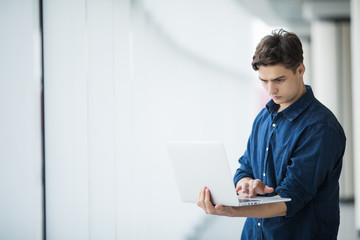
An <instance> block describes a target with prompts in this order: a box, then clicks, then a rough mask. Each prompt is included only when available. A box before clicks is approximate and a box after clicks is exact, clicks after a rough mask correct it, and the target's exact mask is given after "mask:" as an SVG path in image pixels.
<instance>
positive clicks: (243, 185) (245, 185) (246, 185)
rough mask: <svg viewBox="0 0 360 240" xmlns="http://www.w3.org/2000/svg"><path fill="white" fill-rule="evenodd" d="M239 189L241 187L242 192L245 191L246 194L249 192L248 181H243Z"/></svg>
mask: <svg viewBox="0 0 360 240" xmlns="http://www.w3.org/2000/svg"><path fill="white" fill-rule="evenodd" d="M241 189H242V193H246V194H247V193H249V183H248V182H245V183H243V184H242V186H241Z"/></svg>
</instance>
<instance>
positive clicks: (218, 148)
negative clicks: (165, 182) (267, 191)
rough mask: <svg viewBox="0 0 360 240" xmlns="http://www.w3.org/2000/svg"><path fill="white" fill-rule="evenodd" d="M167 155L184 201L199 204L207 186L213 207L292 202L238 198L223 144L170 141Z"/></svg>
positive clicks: (261, 198)
mask: <svg viewBox="0 0 360 240" xmlns="http://www.w3.org/2000/svg"><path fill="white" fill-rule="evenodd" d="M167 147H168V152H169V157H170V161H171V163H172V167H173V170H174V175H175V179H176V182H177V185H178V188H179V192H180V196H181V199H182V200H183V201H184V202H190V203H196V202H197V198H198V196H199V193H200V189H201V188H202V187H204V186H206V187H207V188H208V189H209V190H210V192H211V198H212V199H211V200H212V203H213V204H222V205H225V206H249V205H257V204H266V203H276V202H286V201H291V199H290V198H279V197H256V196H255V197H252V198H249V197H247V196H243V195H241V196H240V195H237V194H236V192H235V187H234V184H233V177H232V174H231V171H230V167H229V164H228V161H227V157H226V154H225V149H224V145H223V144H222V142H194V141H170V142H168V143H167Z"/></svg>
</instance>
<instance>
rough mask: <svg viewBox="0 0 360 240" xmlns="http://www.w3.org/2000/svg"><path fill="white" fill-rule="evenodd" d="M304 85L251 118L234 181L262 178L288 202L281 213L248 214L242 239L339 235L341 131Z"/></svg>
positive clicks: (336, 122)
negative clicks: (298, 93) (292, 98)
mask: <svg viewBox="0 0 360 240" xmlns="http://www.w3.org/2000/svg"><path fill="white" fill-rule="evenodd" d="M306 89H307V92H306V93H305V94H304V95H303V96H302V97H301V98H299V99H298V100H297V101H296V102H294V103H293V104H292V105H290V106H289V107H287V108H286V109H284V110H283V111H281V112H277V109H278V108H279V105H277V104H275V103H274V102H273V101H272V100H271V101H269V102H268V103H267V105H266V108H264V109H263V110H262V111H261V112H260V113H259V114H258V116H257V117H256V119H255V121H254V124H253V128H252V132H251V135H250V138H249V141H248V145H247V149H246V151H245V153H244V155H243V156H242V157H241V158H240V159H239V163H240V167H239V168H238V169H237V171H236V173H235V176H234V183H235V184H236V183H237V182H238V181H239V180H240V179H241V178H243V177H250V178H253V179H260V180H262V181H263V182H264V183H265V184H267V185H268V186H270V187H273V188H274V189H275V191H274V193H273V194H271V195H280V196H281V197H286V198H291V199H292V201H290V202H286V206H287V213H286V216H284V217H273V218H264V219H256V218H248V219H247V220H246V222H245V225H244V229H243V232H242V236H241V239H251V240H253V239H277V240H278V239H292V240H293V239H307V240H309V239H316V240H318V239H336V238H337V233H338V228H339V221H340V216H339V215H340V214H339V213H340V210H339V182H338V181H339V176H340V172H341V166H342V158H343V155H344V151H345V141H346V139H345V134H344V131H343V129H342V127H341V125H340V124H339V122H338V121H337V120H336V117H335V116H334V115H333V114H332V113H331V111H330V110H329V109H327V108H326V107H325V106H324V105H323V104H321V103H320V102H319V101H318V100H317V99H316V98H315V97H314V94H313V92H312V90H311V87H310V86H306Z"/></svg>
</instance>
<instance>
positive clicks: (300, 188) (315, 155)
mask: <svg viewBox="0 0 360 240" xmlns="http://www.w3.org/2000/svg"><path fill="white" fill-rule="evenodd" d="M295 146H296V147H295V149H294V150H293V152H292V154H291V156H290V163H289V165H288V167H287V172H286V177H285V178H284V180H283V181H282V183H281V185H280V186H278V187H277V189H276V190H275V191H276V192H278V194H279V195H280V196H281V197H286V198H291V199H292V200H291V201H290V202H286V205H287V214H286V216H287V217H291V216H294V215H295V214H296V213H297V212H298V211H299V210H301V209H302V208H303V207H304V206H305V205H306V204H307V203H308V202H310V201H311V200H312V199H313V198H314V196H315V195H316V194H317V191H318V190H319V188H320V187H321V185H322V183H323V182H324V180H325V179H326V177H327V176H328V175H331V171H335V170H334V169H337V167H340V169H341V164H342V156H343V154H344V150H345V136H344V135H343V132H341V131H339V130H338V129H336V128H334V127H331V126H324V125H316V126H308V127H307V129H305V130H304V131H303V132H302V134H301V135H300V137H299V138H298V139H297V143H296V145H295ZM339 173H340V171H339ZM335 187H336V186H334V188H335Z"/></svg>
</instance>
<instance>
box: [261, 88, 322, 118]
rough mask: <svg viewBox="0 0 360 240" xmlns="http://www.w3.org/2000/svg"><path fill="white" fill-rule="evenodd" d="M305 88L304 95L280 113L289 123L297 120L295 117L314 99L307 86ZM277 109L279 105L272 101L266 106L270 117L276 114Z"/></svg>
mask: <svg viewBox="0 0 360 240" xmlns="http://www.w3.org/2000/svg"><path fill="white" fill-rule="evenodd" d="M305 87H306V92H305V94H304V95H302V96H301V97H300V98H299V99H298V100H296V102H294V103H293V104H291V105H290V106H289V107H287V108H285V109H284V110H283V111H281V112H282V113H283V114H284V116H285V117H286V118H287V119H289V120H290V121H293V120H294V119H295V118H297V116H299V115H300V113H302V112H303V111H304V110H305V109H306V108H307V107H308V106H309V105H310V103H311V102H312V101H313V100H314V98H315V96H314V93H313V91H312V89H311V87H310V86H309V85H305ZM279 107H280V105H279V104H276V103H274V101H273V100H272V99H271V100H270V101H269V102H268V103H267V104H266V108H267V110H268V111H269V113H270V114H272V115H274V114H277V110H278V109H279Z"/></svg>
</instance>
